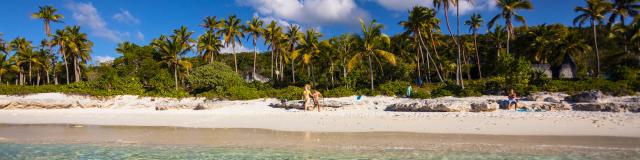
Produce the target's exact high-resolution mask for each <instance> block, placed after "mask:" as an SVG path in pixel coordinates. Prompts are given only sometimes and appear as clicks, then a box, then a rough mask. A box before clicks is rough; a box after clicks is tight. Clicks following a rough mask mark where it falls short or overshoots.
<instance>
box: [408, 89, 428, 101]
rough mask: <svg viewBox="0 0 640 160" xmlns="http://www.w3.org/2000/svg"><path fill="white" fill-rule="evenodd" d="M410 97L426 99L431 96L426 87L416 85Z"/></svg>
mask: <svg viewBox="0 0 640 160" xmlns="http://www.w3.org/2000/svg"><path fill="white" fill-rule="evenodd" d="M411 98H419V99H428V98H431V92H429V90H427V89H424V88H419V87H416V88H415V89H414V90H413V93H412V94H411Z"/></svg>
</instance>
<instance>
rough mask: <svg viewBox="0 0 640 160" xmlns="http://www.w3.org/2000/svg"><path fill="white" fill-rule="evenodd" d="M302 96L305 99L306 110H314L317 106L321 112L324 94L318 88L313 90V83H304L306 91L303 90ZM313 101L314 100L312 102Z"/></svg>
mask: <svg viewBox="0 0 640 160" xmlns="http://www.w3.org/2000/svg"><path fill="white" fill-rule="evenodd" d="M302 98H303V99H304V110H305V111H312V110H314V109H315V108H318V112H320V107H321V105H320V98H322V94H321V93H320V92H319V91H318V90H313V92H312V91H311V85H309V84H307V85H304V91H303V92H302ZM312 101H313V102H312Z"/></svg>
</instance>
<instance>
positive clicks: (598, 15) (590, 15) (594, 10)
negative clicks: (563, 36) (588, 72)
mask: <svg viewBox="0 0 640 160" xmlns="http://www.w3.org/2000/svg"><path fill="white" fill-rule="evenodd" d="M574 11H575V12H578V13H580V15H578V16H577V17H576V18H574V19H573V24H574V25H576V24H577V25H578V26H579V27H582V24H584V23H585V22H586V21H587V20H588V21H589V23H590V24H591V29H592V30H593V45H594V48H595V50H596V65H597V67H596V68H597V69H596V77H598V76H600V51H598V36H597V33H598V31H597V30H596V28H597V26H598V25H600V24H602V23H603V20H604V19H605V15H606V14H607V13H608V12H610V11H611V4H610V3H608V2H606V1H602V0H587V6H584V7H576V8H575V9H574Z"/></svg>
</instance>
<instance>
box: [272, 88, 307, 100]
mask: <svg viewBox="0 0 640 160" xmlns="http://www.w3.org/2000/svg"><path fill="white" fill-rule="evenodd" d="M303 91H304V89H302V88H300V87H296V86H289V87H287V88H281V89H273V90H271V91H268V93H267V94H268V95H269V96H270V97H275V98H278V99H286V100H294V99H302V92H303Z"/></svg>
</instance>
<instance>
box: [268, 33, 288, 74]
mask: <svg viewBox="0 0 640 160" xmlns="http://www.w3.org/2000/svg"><path fill="white" fill-rule="evenodd" d="M264 38H265V41H264V42H265V44H269V49H271V78H272V79H273V74H274V67H275V68H276V69H277V70H280V69H279V68H280V67H279V66H278V58H279V54H278V51H280V50H281V49H282V48H281V42H282V40H283V39H284V38H285V37H284V36H283V33H282V27H280V26H278V24H277V22H276V21H271V23H269V25H267V28H265V32H264ZM281 74H282V73H280V72H279V71H278V73H276V78H280V75H281Z"/></svg>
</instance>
